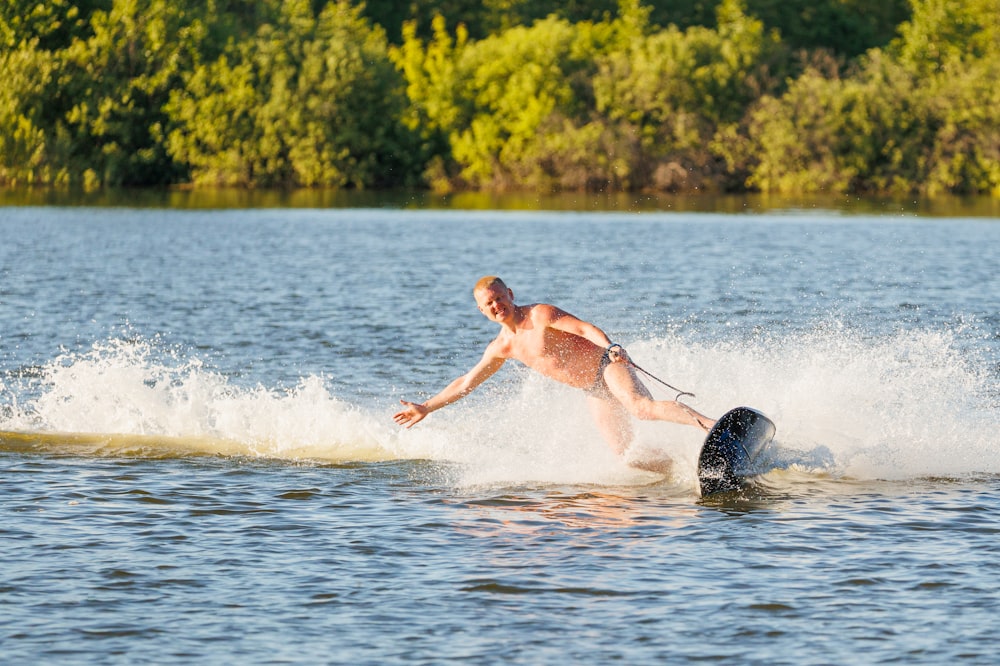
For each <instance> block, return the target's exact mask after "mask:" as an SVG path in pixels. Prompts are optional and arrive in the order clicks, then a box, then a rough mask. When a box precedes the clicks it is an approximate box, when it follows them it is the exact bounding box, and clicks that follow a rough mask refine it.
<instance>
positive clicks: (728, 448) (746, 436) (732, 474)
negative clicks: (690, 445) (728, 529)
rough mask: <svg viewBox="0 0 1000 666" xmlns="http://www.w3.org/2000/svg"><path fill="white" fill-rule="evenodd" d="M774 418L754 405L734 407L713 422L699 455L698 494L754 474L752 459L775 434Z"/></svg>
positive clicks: (715, 490) (721, 488) (725, 488)
mask: <svg viewBox="0 0 1000 666" xmlns="http://www.w3.org/2000/svg"><path fill="white" fill-rule="evenodd" d="M774 430H775V428H774V422H773V421H771V419H769V418H767V417H766V416H764V415H763V414H761V413H760V412H758V411H757V410H756V409H751V408H750V407H737V408H736V409H732V410H730V411H728V412H726V413H725V414H723V415H722V417H721V418H720V419H719V420H718V421H716V422H715V425H714V426H712V430H711V431H709V433H708V436H707V437H706V438H705V443H704V444H703V445H702V447H701V454H700V455H699V456H698V483H699V485H700V486H701V495H702V497H705V496H707V495H712V494H714V493H720V492H725V491H728V490H736V489H738V488H739V487H740V486H742V485H743V482H744V481H746V480H747V478H749V477H751V476H754V474H755V473H756V471H755V469H754V462H755V461H756V460H757V458H758V457H759V456H760V454H761V452H762V451H763V450H764V449H765V448H766V447H767V445H768V444H770V443H771V440H772V439H773V438H774Z"/></svg>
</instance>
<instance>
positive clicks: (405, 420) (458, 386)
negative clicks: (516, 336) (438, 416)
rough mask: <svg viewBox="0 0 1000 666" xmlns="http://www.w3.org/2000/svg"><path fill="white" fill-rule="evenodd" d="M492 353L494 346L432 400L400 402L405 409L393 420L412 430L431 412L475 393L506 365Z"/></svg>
mask: <svg viewBox="0 0 1000 666" xmlns="http://www.w3.org/2000/svg"><path fill="white" fill-rule="evenodd" d="M491 351H492V346H491V347H488V348H487V349H486V353H485V354H483V358H482V359H480V361H479V363H477V364H476V365H475V367H473V368H472V369H471V370H469V371H468V372H467V373H465V374H464V375H462V376H461V377H459V378H457V379H455V380H454V381H453V382H451V383H450V384H448V385H447V386H446V387H444V389H442V390H441V392H440V393H438V394H437V395H436V396H434V397H433V398H431V399H430V400H428V401H426V402H424V403H415V402H409V401H407V400H400V401H399V402H400V404H402V405H403V409H402V410H400V411H399V412H396V414H395V415H394V416H393V417H392V418H393V420H394V421H395V422H396V424H397V425H401V426H405V427H407V428H412V427H413V426H415V425H416V424H417V423H419V422H420V421H423V420H424V417H425V416H427V415H428V414H430V413H431V412H434V411H437V410H439V409H441V408H442V407H446V406H448V405H450V404H451V403H453V402H455V401H456V400H459V399H461V398H464V397H465V396H466V395H468V394H469V393H472V392H473V391H475V390H476V388H477V387H478V386H479V385H480V384H482V383H483V382H485V381H486V380H487V379H489V378H490V377H492V376H493V375H494V374H496V372H497V370H499V369H500V367H501V366H502V365H503V364H504V360H505V359H504V358H502V357H500V356H494V355H493V354H492V353H491Z"/></svg>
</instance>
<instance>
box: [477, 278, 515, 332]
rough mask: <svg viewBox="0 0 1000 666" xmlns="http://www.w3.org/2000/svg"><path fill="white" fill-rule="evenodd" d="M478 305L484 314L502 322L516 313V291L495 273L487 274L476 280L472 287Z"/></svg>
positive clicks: (490, 318)
mask: <svg viewBox="0 0 1000 666" xmlns="http://www.w3.org/2000/svg"><path fill="white" fill-rule="evenodd" d="M472 295H473V296H475V298H476V305H477V306H478V307H479V311H480V312H482V313H483V315H484V316H485V317H486V318H487V319H489V320H491V321H495V322H502V321H503V320H504V319H506V318H507V317H509V316H511V315H512V314H514V292H513V291H511V290H510V289H509V288H508V287H507V285H506V284H504V281H503V280H501V279H500V278H498V277H497V276H495V275H487V276H486V277H483V278H480V279H479V281H478V282H476V286H475V287H473V289H472Z"/></svg>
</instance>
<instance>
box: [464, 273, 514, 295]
mask: <svg viewBox="0 0 1000 666" xmlns="http://www.w3.org/2000/svg"><path fill="white" fill-rule="evenodd" d="M493 287H500V288H501V289H507V285H506V284H504V281H503V280H501V279H500V278H498V277H497V276H496V275H485V276H483V277H481V278H479V281H478V282H476V286H475V287H473V288H472V293H473V294H475V293H477V292H480V291H485V290H487V289H492V288H493Z"/></svg>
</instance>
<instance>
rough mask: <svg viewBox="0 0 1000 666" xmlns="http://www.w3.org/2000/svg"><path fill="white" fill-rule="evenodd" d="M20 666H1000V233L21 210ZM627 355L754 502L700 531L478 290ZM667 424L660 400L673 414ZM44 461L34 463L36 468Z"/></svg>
mask: <svg viewBox="0 0 1000 666" xmlns="http://www.w3.org/2000/svg"><path fill="white" fill-rule="evenodd" d="M0 234H2V236H0V237H2V239H3V240H2V242H0V430H2V431H4V432H3V433H2V434H0V511H2V515H3V521H2V523H0V561H2V562H3V573H2V574H0V653H2V655H3V657H2V661H3V662H4V663H8V664H38V663H49V664H74V663H86V664H146V663H148V664H192V663H218V664H222V663H240V664H274V663H303V664H315V663H331V664H333V663H336V664H394V663H399V664H404V663H405V664H411V663H428V664H431V663H434V664H437V663H449V662H451V663H475V664H510V663H523V664H568V663H587V664H604V663H608V662H621V663H627V664H637V663H688V662H709V663H716V664H769V665H770V664H795V665H801V664H846V663H871V664H874V663H898V664H918V663H926V664H941V663H969V664H992V663H994V661H995V659H996V653H997V650H998V648H1000V638H998V637H997V632H996V628H997V609H998V608H1000V538H998V537H1000V521H998V518H997V516H998V513H1000V437H998V432H1000V390H998V385H1000V384H998V377H1000V314H998V310H1000V308H998V302H1000V298H998V296H1000V278H998V271H997V266H998V265H1000V220H998V219H997V218H995V217H919V216H916V215H912V214H908V213H907V214H891V215H874V214H869V213H855V214H843V213H837V212H828V211H823V210H787V211H784V212H775V211H771V212H766V213H755V214H738V213H728V214H712V213H697V212H674V213H671V212H655V211H645V212H641V213H635V214H629V213H624V212H622V213H607V212H605V213H600V212H592V213H581V212H572V211H563V212H538V211H490V210H481V211H459V210H404V209H401V208H388V209H378V208H372V209H310V208H272V209H246V210H214V209H197V210H195V209H188V210H179V209H169V208H127V207H86V208H72V207H46V206H14V207H3V208H0ZM491 273H496V274H500V275H503V276H504V277H505V279H506V280H507V282H508V284H509V286H511V288H512V289H513V290H514V292H515V295H516V297H517V300H518V301H519V302H533V301H546V302H553V303H556V304H558V305H560V306H562V307H563V308H564V309H566V310H569V311H570V312H572V313H574V314H576V315H577V316H579V317H581V318H584V319H589V320H592V321H594V322H595V323H597V324H598V325H599V326H601V327H602V328H604V329H605V330H606V331H607V332H608V333H609V335H610V336H611V337H612V338H613V339H614V340H616V341H618V342H621V343H622V344H624V345H625V346H626V347H627V348H628V349H629V351H630V354H631V356H632V357H633V358H634V359H635V361H636V362H637V363H639V364H640V365H641V366H643V367H644V368H646V369H647V370H649V371H650V372H652V373H653V374H655V375H656V376H658V377H660V378H662V379H664V380H666V381H668V382H670V383H671V384H674V385H676V386H678V387H680V388H683V389H685V390H688V391H691V392H692V393H695V394H696V395H697V397H696V398H694V399H692V400H691V401H690V402H691V404H692V405H693V406H695V407H696V408H697V409H699V410H700V411H702V412H705V413H707V414H709V415H713V416H718V415H720V414H721V413H722V412H724V411H726V410H727V409H729V408H731V407H734V406H737V405H750V406H753V407H756V408H758V409H760V410H762V411H764V412H765V413H767V414H768V415H769V416H770V417H771V418H772V419H773V420H774V421H775V422H776V424H777V428H778V431H777V437H776V440H775V443H774V445H773V447H772V448H771V450H770V452H769V458H768V465H767V470H768V471H767V472H766V473H765V474H764V475H763V476H761V477H759V478H758V479H756V480H755V482H754V483H753V484H752V485H751V486H749V487H748V488H746V489H744V490H743V491H741V492H738V493H730V494H724V495H720V496H713V497H710V498H704V499H702V498H699V497H698V494H697V492H696V482H695V477H694V464H695V462H694V461H695V458H696V456H697V451H698V446H699V444H700V441H701V436H700V435H699V433H698V432H697V431H696V430H695V429H693V428H684V427H681V426H676V425H671V424H663V423H642V424H640V425H639V426H638V428H637V441H636V443H635V447H636V449H638V450H643V449H655V450H660V451H662V452H665V453H667V454H669V455H670V456H672V457H673V458H674V459H675V461H676V465H675V470H674V473H673V474H671V475H670V476H668V477H663V476H658V475H654V474H650V473H646V472H640V471H637V470H635V469H633V468H631V467H629V466H627V465H626V464H625V463H624V462H623V461H621V460H619V459H617V458H615V457H614V456H613V455H612V454H611V453H610V452H609V451H608V450H607V448H606V447H605V445H604V444H603V443H602V441H601V439H600V437H599V436H598V435H597V433H596V432H595V430H594V429H593V427H592V425H591V423H590V418H589V415H588V413H587V411H586V407H585V404H584V400H583V398H582V394H581V393H580V392H579V391H574V390H571V389H568V388H566V387H563V386H560V385H555V384H553V383H552V382H550V381H548V380H545V379H542V378H540V377H538V376H536V375H533V374H531V373H529V372H527V371H525V370H524V369H523V368H520V367H515V364H513V363H510V364H508V366H507V367H505V368H504V369H503V370H502V371H501V372H500V373H499V374H498V375H497V376H495V377H494V378H492V379H491V380H490V381H489V382H488V383H487V384H486V385H484V386H483V387H481V388H480V390H479V391H477V392H476V393H475V394H473V395H471V396H469V397H468V398H466V399H465V400H463V401H461V402H459V403H457V404H455V405H452V406H450V407H449V408H447V409H445V410H443V411H440V412H436V413H435V414H433V415H431V416H430V417H428V418H427V419H426V420H425V421H423V422H422V423H421V424H419V425H418V426H417V427H415V428H414V429H412V430H409V431H400V430H399V429H397V428H396V426H395V425H394V424H393V422H392V418H391V415H392V414H393V412H394V411H395V410H396V408H397V406H398V401H399V399H401V398H402V399H413V400H422V399H425V398H427V397H429V396H430V395H433V394H434V393H435V392H437V391H438V390H439V389H440V388H442V387H443V386H444V385H445V384H446V383H447V382H448V381H450V380H451V379H453V378H454V377H456V376H458V375H459V374H461V373H463V372H464V371H465V370H466V369H468V368H469V367H471V365H472V364H474V363H475V362H476V361H477V360H478V358H479V355H480V354H481V353H482V349H483V347H484V346H485V344H486V343H487V342H488V341H489V340H490V339H491V337H492V335H494V334H495V329H494V326H493V325H492V324H490V322H488V321H487V320H486V319H485V318H483V317H482V316H481V315H480V314H479V313H478V311H477V310H476V308H475V305H474V303H473V300H472V296H471V286H472V284H473V283H474V282H475V280H476V279H477V278H479V277H480V276H481V275H483V274H491ZM650 387H651V389H653V391H654V393H656V394H657V395H659V396H660V397H668V398H669V397H673V396H672V395H671V394H669V393H664V392H663V391H661V390H659V389H657V388H656V385H655V384H651V385H650ZM25 433H27V434H25Z"/></svg>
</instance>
